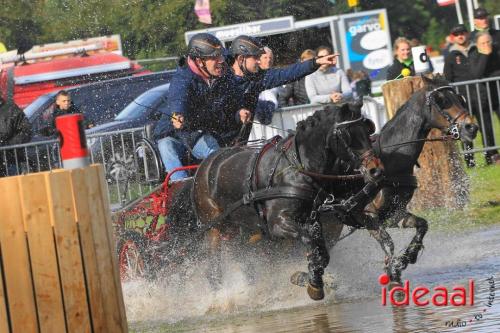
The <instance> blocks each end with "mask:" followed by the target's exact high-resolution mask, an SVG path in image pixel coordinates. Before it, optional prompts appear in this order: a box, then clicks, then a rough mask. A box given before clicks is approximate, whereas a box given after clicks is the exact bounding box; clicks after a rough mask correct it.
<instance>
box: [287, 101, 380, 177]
mask: <svg viewBox="0 0 500 333" xmlns="http://www.w3.org/2000/svg"><path fill="white" fill-rule="evenodd" d="M361 106H362V104H360V103H345V104H342V105H329V106H327V107H326V108H324V109H323V110H319V111H316V113H315V114H314V115H313V116H311V117H309V118H307V119H306V120H305V121H301V122H299V123H298V124H297V142H298V143H299V152H300V153H301V158H302V160H303V162H304V165H305V166H306V167H307V166H308V165H309V166H311V168H312V169H313V170H314V169H315V170H317V171H320V172H323V173H324V172H328V171H330V170H329V169H330V168H331V167H332V165H333V164H334V162H335V160H336V159H340V160H342V161H344V162H346V163H348V164H349V165H352V166H353V168H355V169H359V170H360V171H361V173H362V174H363V176H364V178H365V181H378V180H379V179H380V178H381V177H382V175H383V166H382V163H381V161H380V160H379V158H378V157H376V156H375V154H374V152H373V149H372V145H371V140H370V135H371V134H373V132H374V131H375V125H374V124H373V122H372V121H371V120H369V119H367V118H364V117H363V116H362V115H361ZM321 146H323V147H324V149H323V150H318V147H321ZM312 152H315V153H312Z"/></svg>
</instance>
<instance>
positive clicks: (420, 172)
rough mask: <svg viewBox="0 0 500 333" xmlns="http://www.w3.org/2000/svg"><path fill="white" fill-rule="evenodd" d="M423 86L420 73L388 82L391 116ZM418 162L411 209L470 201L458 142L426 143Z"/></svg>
mask: <svg viewBox="0 0 500 333" xmlns="http://www.w3.org/2000/svg"><path fill="white" fill-rule="evenodd" d="M423 87H424V82H423V80H422V78H421V77H418V76H417V77H406V78H404V79H401V80H393V81H389V82H387V83H385V84H384V85H383V86H382V92H383V94H384V101H385V106H386V109H387V115H388V118H389V119H390V118H392V117H393V116H394V115H395V114H396V112H397V110H398V109H399V108H400V107H401V106H402V105H403V104H404V103H405V102H406V101H407V100H408V99H410V97H411V95H412V94H413V93H414V92H415V91H417V90H419V89H422V88H423ZM422 107H424V106H423V105H422ZM439 136H441V131H439V130H436V129H434V130H432V131H431V132H430V133H429V136H428V138H437V137H439ZM418 163H419V165H420V168H418V167H415V175H416V176H417V179H418V185H419V187H418V189H417V191H415V194H414V196H413V199H412V201H411V203H410V206H411V207H412V208H414V209H426V208H436V207H447V208H462V207H463V206H464V205H465V204H466V203H467V201H468V195H469V184H468V178H467V175H466V174H465V172H464V170H463V167H462V162H461V158H460V154H459V153H458V150H457V145H456V143H455V142H450V141H448V142H426V143H425V145H424V149H423V150H422V153H421V154H420V158H419V159H418Z"/></svg>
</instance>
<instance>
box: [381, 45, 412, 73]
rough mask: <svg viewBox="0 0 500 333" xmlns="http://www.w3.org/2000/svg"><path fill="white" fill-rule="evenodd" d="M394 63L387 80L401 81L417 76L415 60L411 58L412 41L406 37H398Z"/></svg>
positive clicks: (394, 50) (388, 70)
mask: <svg viewBox="0 0 500 333" xmlns="http://www.w3.org/2000/svg"><path fill="white" fill-rule="evenodd" d="M393 52H394V62H393V63H392V65H391V66H390V67H389V69H387V77H386V78H387V80H395V79H401V78H403V77H406V76H414V75H415V67H413V59H412V57H411V45H410V41H409V40H408V39H406V38H404V37H398V38H397V39H396V41H394V47H393Z"/></svg>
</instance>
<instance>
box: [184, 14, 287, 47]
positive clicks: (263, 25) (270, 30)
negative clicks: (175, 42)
mask: <svg viewBox="0 0 500 333" xmlns="http://www.w3.org/2000/svg"><path fill="white" fill-rule="evenodd" d="M293 25H294V20H293V16H285V17H280V18H276V19H270V20H262V21H254V22H248V23H241V24H235V25H227V26H224V27H218V28H210V29H204V30H196V31H188V32H186V33H185V34H184V36H185V38H186V44H188V43H189V40H190V39H191V37H193V36H194V35H195V34H197V33H200V32H208V33H211V34H213V35H214V36H215V37H217V38H219V39H220V40H221V41H231V40H233V39H234V38H236V37H238V36H239V35H249V36H268V35H275V34H278V33H284V32H288V31H291V30H293Z"/></svg>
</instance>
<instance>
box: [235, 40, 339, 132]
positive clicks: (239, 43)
mask: <svg viewBox="0 0 500 333" xmlns="http://www.w3.org/2000/svg"><path fill="white" fill-rule="evenodd" d="M230 53H231V59H230V61H229V63H230V65H231V69H232V72H233V73H234V77H235V82H236V85H237V87H238V89H239V91H240V92H241V94H242V96H243V102H244V105H245V108H246V109H247V110H249V111H250V113H249V114H248V121H249V122H251V120H252V119H253V116H254V111H255V108H256V106H257V102H258V98H259V94H260V93H261V92H262V91H264V90H267V89H271V88H274V87H279V86H281V85H284V84H287V83H290V82H293V81H296V80H299V79H301V78H303V77H305V76H306V75H309V74H311V73H314V72H315V71H316V70H317V69H318V68H319V67H320V66H321V65H326V64H329V65H330V64H334V63H335V62H334V60H335V58H336V57H338V54H330V55H327V56H324V57H321V58H313V59H311V60H307V61H304V62H301V63H297V64H293V65H290V66H287V67H284V68H270V69H267V70H260V68H259V59H260V56H261V55H262V54H263V53H264V46H263V45H262V43H261V42H260V41H259V40H258V39H257V38H255V37H251V36H246V35H241V36H238V37H236V38H235V39H234V40H233V42H232V44H231V52H230ZM250 130H251V126H247V127H246V128H245V129H244V130H242V131H240V133H239V137H238V138H235V140H237V141H246V140H247V138H248V136H249V135H250Z"/></svg>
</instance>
